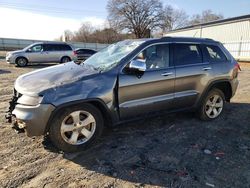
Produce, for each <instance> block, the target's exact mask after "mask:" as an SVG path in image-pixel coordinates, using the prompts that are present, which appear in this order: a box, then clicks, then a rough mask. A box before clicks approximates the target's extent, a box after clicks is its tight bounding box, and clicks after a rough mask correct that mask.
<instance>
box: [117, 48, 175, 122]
mask: <svg viewBox="0 0 250 188" xmlns="http://www.w3.org/2000/svg"><path fill="white" fill-rule="evenodd" d="M169 54H170V48H169V44H157V45H152V46H150V47H147V48H146V49H145V50H143V51H142V52H140V53H139V54H138V55H137V56H136V57H135V58H134V59H140V60H141V61H145V63H146V66H147V70H146V71H145V72H144V74H143V75H141V76H137V75H135V74H127V73H126V72H122V73H120V75H119V88H118V101H119V112H120V117H121V119H126V118H129V117H136V116H138V115H142V114H147V113H152V112H155V111H160V110H168V109H172V108H173V98H174V79H175V69H174V67H173V66H172V65H171V63H170V55H169ZM128 65H129V64H128ZM128 65H127V66H128Z"/></svg>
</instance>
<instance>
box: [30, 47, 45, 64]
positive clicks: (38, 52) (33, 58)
mask: <svg viewBox="0 0 250 188" xmlns="http://www.w3.org/2000/svg"><path fill="white" fill-rule="evenodd" d="M26 54H27V55H26V56H27V58H28V60H29V62H43V61H44V59H45V58H46V55H45V54H44V53H43V45H42V44H36V45H34V46H32V47H31V48H29V49H28V50H27V52H26Z"/></svg>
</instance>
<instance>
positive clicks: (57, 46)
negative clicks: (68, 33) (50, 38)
mask: <svg viewBox="0 0 250 188" xmlns="http://www.w3.org/2000/svg"><path fill="white" fill-rule="evenodd" d="M45 49H46V51H67V50H72V49H71V47H70V46H69V45H67V44H46V45H45Z"/></svg>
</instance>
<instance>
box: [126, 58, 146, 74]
mask: <svg viewBox="0 0 250 188" xmlns="http://www.w3.org/2000/svg"><path fill="white" fill-rule="evenodd" d="M129 69H130V70H131V71H135V72H136V71H138V72H145V71H146V63H145V62H144V61H141V60H139V59H137V60H132V61H131V62H130V64H129Z"/></svg>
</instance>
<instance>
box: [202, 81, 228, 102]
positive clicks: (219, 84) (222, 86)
mask: <svg viewBox="0 0 250 188" xmlns="http://www.w3.org/2000/svg"><path fill="white" fill-rule="evenodd" d="M214 88H216V89H219V90H221V91H222V92H223V94H224V96H225V100H226V101H227V102H230V99H231V97H232V86H231V83H230V81H229V80H216V81H213V82H211V83H210V84H209V85H208V86H207V87H206V89H205V92H203V94H202V95H201V97H200V99H199V102H198V106H199V105H200V104H201V102H202V100H203V99H204V98H205V97H206V96H207V94H208V92H209V91H211V90H212V89H214Z"/></svg>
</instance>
